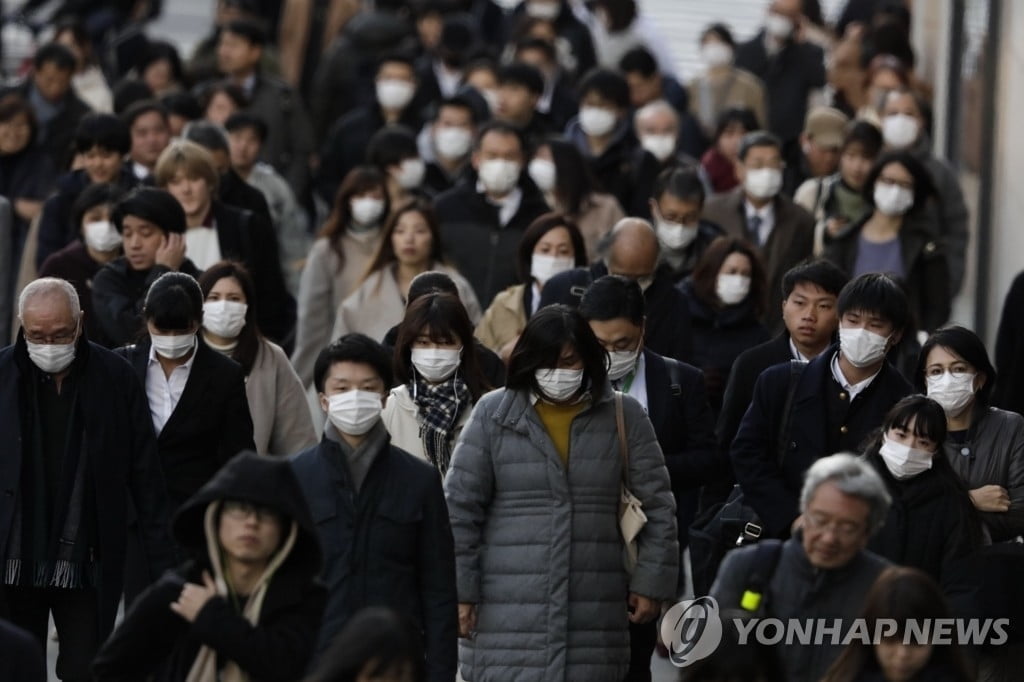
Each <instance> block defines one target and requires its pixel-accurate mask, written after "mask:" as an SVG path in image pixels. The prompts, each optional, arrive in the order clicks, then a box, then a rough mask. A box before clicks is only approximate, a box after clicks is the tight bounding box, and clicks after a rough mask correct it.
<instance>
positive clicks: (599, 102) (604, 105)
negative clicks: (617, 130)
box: [580, 90, 623, 119]
mask: <svg viewBox="0 0 1024 682" xmlns="http://www.w3.org/2000/svg"><path fill="white" fill-rule="evenodd" d="M583 107H595V108H597V109H606V110H608V111H610V112H612V113H613V114H615V118H616V119H621V118H622V113H623V112H622V110H621V109H619V107H618V106H616V104H615V102H613V101H611V100H610V99H608V98H606V97H604V96H603V95H602V94H601V93H599V92H597V91H596V90H591V91H590V92H587V93H585V94H584V95H583V98H582V99H581V100H580V109H582V108H583Z"/></svg>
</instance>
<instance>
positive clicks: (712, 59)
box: [700, 40, 732, 68]
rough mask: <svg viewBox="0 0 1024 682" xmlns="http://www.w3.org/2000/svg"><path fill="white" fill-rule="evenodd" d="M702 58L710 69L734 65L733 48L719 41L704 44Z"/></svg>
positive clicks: (701, 51) (701, 52)
mask: <svg viewBox="0 0 1024 682" xmlns="http://www.w3.org/2000/svg"><path fill="white" fill-rule="evenodd" d="M700 56H701V59H702V60H703V61H704V64H705V65H706V66H707V67H708V68H714V67H716V66H726V65H728V64H732V48H731V47H729V46H728V45H726V44H725V43H720V42H718V41H717V40H712V41H709V42H707V43H704V46H703V47H701V48H700Z"/></svg>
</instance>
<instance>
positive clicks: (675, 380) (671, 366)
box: [665, 358, 683, 396]
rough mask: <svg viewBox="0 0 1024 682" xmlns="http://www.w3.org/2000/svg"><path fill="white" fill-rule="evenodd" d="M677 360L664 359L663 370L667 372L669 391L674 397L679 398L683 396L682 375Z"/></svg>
mask: <svg viewBox="0 0 1024 682" xmlns="http://www.w3.org/2000/svg"><path fill="white" fill-rule="evenodd" d="M681 364H682V363H680V362H679V361H678V360H673V359H672V358H665V369H667V370H668V387H669V391H670V392H671V393H672V395H674V396H681V395H682V394H683V373H682V367H681Z"/></svg>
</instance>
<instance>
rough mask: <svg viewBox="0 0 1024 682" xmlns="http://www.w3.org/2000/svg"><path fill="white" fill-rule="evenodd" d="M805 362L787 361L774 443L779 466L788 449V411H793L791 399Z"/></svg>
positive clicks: (793, 396) (798, 383)
mask: <svg viewBox="0 0 1024 682" xmlns="http://www.w3.org/2000/svg"><path fill="white" fill-rule="evenodd" d="M806 366H807V363H806V362H804V361H803V360H790V361H789V385H788V386H787V387H786V401H785V402H784V403H783V404H782V421H781V422H780V423H779V439H778V442H777V443H776V445H775V452H776V458H777V460H778V463H779V466H780V467H781V466H782V462H783V460H784V459H785V458H786V452H787V451H788V450H789V447H788V445H789V421H790V416H791V415H790V413H791V412H792V411H793V399H794V398H795V397H796V389H797V387H798V386H799V385H800V375H801V374H803V373H804V367H806Z"/></svg>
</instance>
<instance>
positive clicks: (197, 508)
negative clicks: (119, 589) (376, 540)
mask: <svg viewBox="0 0 1024 682" xmlns="http://www.w3.org/2000/svg"><path fill="white" fill-rule="evenodd" d="M173 531H174V536H175V539H176V540H177V541H178V543H179V544H180V545H181V546H182V547H184V548H185V549H186V550H187V551H188V552H189V553H190V554H191V558H190V560H189V561H188V562H186V563H185V564H183V565H182V566H180V567H179V568H177V569H173V570H170V571H168V572H167V573H165V574H164V575H163V577H162V578H161V579H160V580H158V581H157V582H156V583H155V584H154V585H153V586H152V587H150V588H149V589H147V590H146V591H145V592H144V593H143V594H142V595H141V596H140V597H139V599H138V601H137V602H136V603H135V604H134V606H132V608H131V609H130V610H129V611H128V612H127V613H126V614H125V619H124V623H122V625H121V627H120V628H118V629H117V631H115V632H114V634H113V635H112V636H111V638H110V639H109V640H108V641H107V643H106V644H105V645H104V647H103V649H102V650H101V651H100V653H99V655H98V656H97V657H96V660H95V663H94V664H93V673H94V675H95V679H96V680H98V681H107V680H140V679H153V680H157V681H159V682H181V681H183V680H186V679H190V678H191V675H192V674H195V673H198V674H199V677H200V679H204V680H205V679H209V680H213V679H223V680H237V679H248V680H253V681H254V682H255V681H257V680H260V681H266V682H271V681H276V680H281V681H285V680H289V681H290V680H295V679H298V678H299V677H300V676H301V675H302V671H304V670H305V669H306V667H307V665H308V664H309V659H310V656H311V655H312V653H313V646H314V644H315V643H316V635H317V632H318V630H319V627H320V618H321V615H322V613H323V607H324V603H325V598H326V590H325V589H324V587H323V586H322V585H321V584H320V583H319V582H317V581H316V575H317V574H318V573H319V571H320V566H321V560H322V554H321V550H320V544H319V542H318V540H317V537H316V529H315V528H314V527H313V522H312V520H311V518H310V513H309V508H308V507H307V506H306V503H305V500H304V498H303V495H302V491H301V490H300V489H299V485H298V481H296V479H295V476H294V474H293V473H292V471H291V467H290V465H289V464H288V463H287V462H285V461H283V460H279V459H273V458H269V457H260V456H258V455H256V454H255V453H253V452H246V453H242V454H240V455H238V456H237V457H235V458H234V459H232V460H231V461H230V462H229V463H228V464H227V465H226V466H225V467H224V468H223V469H222V470H221V471H220V472H219V473H218V474H217V476H216V477H215V478H213V479H212V480H211V481H210V482H209V483H207V484H206V485H205V486H204V487H203V488H202V490H200V491H199V492H198V493H197V494H196V495H195V496H193V497H192V498H191V499H190V500H189V501H188V502H186V503H185V505H184V506H183V507H182V508H181V511H180V512H179V513H178V516H177V518H175V521H174V527H173ZM240 543H241V544H240ZM240 548H241V549H242V551H243V552H244V555H243V556H240V554H241V552H240V551H239V549H240ZM241 559H244V560H245V562H246V563H247V564H248V565H247V567H248V568H250V569H251V568H255V569H256V570H255V571H252V574H253V576H254V577H255V579H254V580H250V581H249V585H248V586H246V585H245V584H244V582H243V580H242V572H241V571H238V570H236V568H237V567H238V566H239V564H241V563H243V562H242V561H241ZM150 675H152V677H149V676H150ZM243 676H245V677H243Z"/></svg>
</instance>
